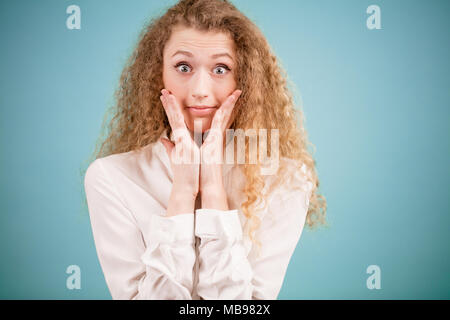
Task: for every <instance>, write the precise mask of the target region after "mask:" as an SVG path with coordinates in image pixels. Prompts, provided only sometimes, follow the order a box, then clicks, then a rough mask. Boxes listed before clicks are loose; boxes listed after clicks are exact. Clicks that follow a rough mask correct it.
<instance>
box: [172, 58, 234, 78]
mask: <svg viewBox="0 0 450 320" xmlns="http://www.w3.org/2000/svg"><path fill="white" fill-rule="evenodd" d="M180 67H182V68H180ZM175 68H177V69H178V71H180V72H181V73H188V72H190V71H192V68H191V66H190V65H189V64H188V63H187V62H185V61H182V62H179V63H177V64H176V65H175ZM214 70H220V71H219V72H217V73H216V72H214V74H217V75H224V74H226V73H227V72H228V71H231V69H230V68H229V67H228V66H227V65H224V64H220V65H217V66H216V67H215V68H214Z"/></svg>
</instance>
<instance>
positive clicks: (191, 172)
mask: <svg viewBox="0 0 450 320" xmlns="http://www.w3.org/2000/svg"><path fill="white" fill-rule="evenodd" d="M161 93H162V96H160V99H161V102H162V104H163V107H164V110H165V111H166V114H167V118H168V119H169V124H170V127H171V128H172V132H173V137H174V140H175V144H174V143H173V142H172V141H170V140H168V139H165V138H161V142H162V143H163V145H164V147H165V148H166V151H167V154H168V156H169V159H170V165H171V168H172V172H173V186H172V193H171V197H170V200H169V208H168V215H169V216H170V215H175V214H179V213H189V212H193V211H194V207H195V199H196V197H197V194H198V192H199V176H200V150H199V147H198V146H197V144H196V143H195V142H194V141H193V140H192V137H191V134H190V133H189V130H188V128H187V127H186V123H185V122H184V116H183V113H182V112H181V107H180V106H179V104H178V102H177V101H176V99H175V96H174V95H172V94H170V93H169V92H168V91H167V90H166V89H162V90H161Z"/></svg>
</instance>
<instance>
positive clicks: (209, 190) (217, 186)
mask: <svg viewBox="0 0 450 320" xmlns="http://www.w3.org/2000/svg"><path fill="white" fill-rule="evenodd" d="M241 93H242V91H241V90H235V91H234V92H233V93H232V94H231V95H230V96H229V97H228V98H227V99H226V100H225V102H224V103H223V104H222V105H221V106H220V108H219V109H218V110H217V111H216V113H215V114H214V118H213V120H212V124H211V128H210V129H209V132H208V136H207V137H206V139H205V141H204V142H203V144H202V146H201V147H200V158H201V164H200V193H201V195H202V208H209V209H219V210H228V204H227V197H226V193H225V189H224V186H223V177H222V163H223V147H224V137H225V131H226V129H227V127H228V122H229V120H230V117H231V113H232V111H233V108H234V106H235V104H236V101H237V99H238V98H239V96H240V95H241Z"/></svg>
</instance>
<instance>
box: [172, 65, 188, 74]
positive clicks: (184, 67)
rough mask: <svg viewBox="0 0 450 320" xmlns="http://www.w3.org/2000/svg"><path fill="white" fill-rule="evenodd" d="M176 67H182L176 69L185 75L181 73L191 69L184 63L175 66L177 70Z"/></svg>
mask: <svg viewBox="0 0 450 320" xmlns="http://www.w3.org/2000/svg"><path fill="white" fill-rule="evenodd" d="M178 67H183V68H182V69H178V70H179V71H180V72H181V73H186V72H184V71H182V70H186V68H189V69H190V68H191V67H189V65H187V64H186V63H179V64H177V65H176V66H175V68H178Z"/></svg>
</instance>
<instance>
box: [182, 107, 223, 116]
mask: <svg viewBox="0 0 450 320" xmlns="http://www.w3.org/2000/svg"><path fill="white" fill-rule="evenodd" d="M187 109H188V111H189V112H190V113H191V114H192V115H194V116H206V115H209V114H211V113H213V112H214V110H215V109H217V108H215V107H211V108H209V107H208V108H203V107H202V108H195V107H188V108H187Z"/></svg>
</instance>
